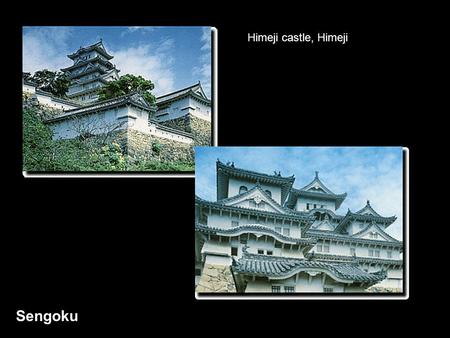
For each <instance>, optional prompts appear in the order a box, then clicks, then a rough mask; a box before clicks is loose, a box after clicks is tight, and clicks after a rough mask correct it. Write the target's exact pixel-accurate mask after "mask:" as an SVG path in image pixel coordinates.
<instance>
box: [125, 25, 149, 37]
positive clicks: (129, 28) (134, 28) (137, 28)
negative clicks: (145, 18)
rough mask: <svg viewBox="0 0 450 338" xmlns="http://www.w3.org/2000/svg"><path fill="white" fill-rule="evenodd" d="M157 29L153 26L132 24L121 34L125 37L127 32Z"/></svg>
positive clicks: (143, 31) (144, 31)
mask: <svg viewBox="0 0 450 338" xmlns="http://www.w3.org/2000/svg"><path fill="white" fill-rule="evenodd" d="M155 29H156V27H151V26H130V27H127V29H126V30H124V31H123V32H122V33H121V34H120V36H121V37H124V36H125V35H127V34H131V33H136V32H140V33H148V32H153V31H154V30H155Z"/></svg>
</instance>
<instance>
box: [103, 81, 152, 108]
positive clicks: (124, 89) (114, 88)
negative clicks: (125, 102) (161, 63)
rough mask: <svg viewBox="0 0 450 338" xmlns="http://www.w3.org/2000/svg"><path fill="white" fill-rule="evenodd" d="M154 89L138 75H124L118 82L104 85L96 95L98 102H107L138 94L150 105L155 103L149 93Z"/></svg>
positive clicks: (149, 82) (150, 82)
mask: <svg viewBox="0 0 450 338" xmlns="http://www.w3.org/2000/svg"><path fill="white" fill-rule="evenodd" d="M154 87H155V85H154V84H153V83H152V81H150V80H146V79H144V78H143V77H142V76H140V75H139V76H135V75H131V74H126V75H123V76H121V77H120V78H119V79H118V80H115V81H110V82H108V83H107V84H105V85H104V86H103V87H102V88H100V90H99V92H98V95H99V100H109V99H112V98H115V97H118V96H122V95H126V94H130V93H132V92H139V93H140V94H141V95H142V97H143V98H144V99H145V100H146V101H147V102H148V103H149V104H152V103H154V102H155V101H156V99H155V96H154V95H153V94H151V93H150V91H151V90H153V88H154Z"/></svg>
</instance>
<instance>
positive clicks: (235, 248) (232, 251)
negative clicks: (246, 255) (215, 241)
mask: <svg viewBox="0 0 450 338" xmlns="http://www.w3.org/2000/svg"><path fill="white" fill-rule="evenodd" d="M237 255H238V248H237V247H235V246H232V247H231V256H237Z"/></svg>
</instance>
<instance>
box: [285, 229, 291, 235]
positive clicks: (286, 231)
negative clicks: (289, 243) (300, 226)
mask: <svg viewBox="0 0 450 338" xmlns="http://www.w3.org/2000/svg"><path fill="white" fill-rule="evenodd" d="M290 234H291V230H290V229H289V228H283V235H285V236H290Z"/></svg>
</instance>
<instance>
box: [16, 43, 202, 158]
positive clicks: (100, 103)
mask: <svg viewBox="0 0 450 338" xmlns="http://www.w3.org/2000/svg"><path fill="white" fill-rule="evenodd" d="M67 56H68V58H69V59H71V60H72V61H73V65H71V66H69V67H67V68H63V69H61V70H62V71H63V72H64V73H65V75H66V76H67V77H68V78H69V79H70V86H69V89H68V92H67V93H66V98H59V97H55V96H54V95H52V94H51V93H48V92H45V91H43V90H41V89H39V88H37V85H36V84H34V83H32V82H30V81H29V80H27V79H25V78H24V80H23V93H24V101H25V99H26V100H28V101H31V102H32V103H33V102H34V103H35V104H40V105H42V106H44V107H49V108H51V109H54V110H55V113H54V114H53V116H51V117H50V118H48V119H47V120H46V121H45V123H47V124H48V125H49V126H50V128H51V129H52V131H53V139H55V140H59V139H71V138H76V137H84V135H99V134H105V133H110V132H112V131H114V132H115V133H116V134H117V133H118V132H119V131H120V132H121V135H122V136H124V137H122V139H123V140H124V141H123V142H122V143H124V144H126V147H127V148H128V149H131V150H132V151H133V152H145V151H146V148H148V145H149V144H150V143H151V142H152V140H155V139H157V140H159V141H161V142H163V143H164V144H167V145H168V146H170V147H173V146H174V145H177V147H178V145H179V146H180V147H181V148H182V149H183V152H185V151H184V149H185V148H186V151H187V152H191V150H189V149H188V147H192V146H194V145H210V144H211V101H210V99H209V98H208V97H207V96H206V94H205V92H204V91H203V88H202V86H201V84H200V82H198V83H195V84H193V85H191V86H188V87H186V88H183V89H180V90H177V91H174V92H171V93H167V94H164V95H162V96H159V97H157V98H156V102H155V103H154V104H149V103H148V102H147V101H146V100H145V99H143V97H142V95H141V94H140V93H138V92H132V93H129V94H126V95H123V96H119V97H116V98H113V99H109V100H99V97H98V91H99V89H100V88H101V87H102V86H104V85H105V84H106V83H108V82H109V81H114V80H117V79H118V78H119V72H120V70H118V69H117V68H116V66H115V65H114V64H113V63H112V62H111V60H112V59H113V58H114V57H113V55H111V54H109V53H108V52H107V50H106V48H105V46H104V45H103V41H102V40H100V41H99V42H96V43H94V44H93V45H89V46H87V47H80V48H79V49H78V50H77V51H76V52H74V53H72V54H69V55H67ZM27 104H28V103H27Z"/></svg>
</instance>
